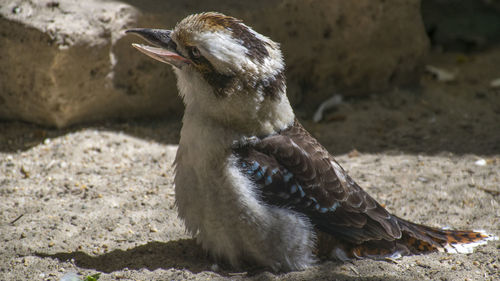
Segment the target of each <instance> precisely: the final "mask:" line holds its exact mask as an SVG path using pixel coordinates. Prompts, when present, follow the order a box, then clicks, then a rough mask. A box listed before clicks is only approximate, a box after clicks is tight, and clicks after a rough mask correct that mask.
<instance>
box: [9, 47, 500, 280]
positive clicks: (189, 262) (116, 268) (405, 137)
mask: <svg viewBox="0 0 500 281" xmlns="http://www.w3.org/2000/svg"><path fill="white" fill-rule="evenodd" d="M430 63H433V64H436V66H440V67H445V68H448V69H449V70H452V71H456V72H457V80H456V81H454V82H452V83H447V84H445V83H441V82H437V81H434V80H433V79H432V78H431V77H429V76H427V75H426V76H424V77H422V87H421V88H418V89H410V90H394V91H393V92H391V93H388V94H383V95H375V94H374V95H373V96H372V98H369V99H348V100H347V101H346V103H344V104H342V105H340V106H339V107H338V108H337V109H336V110H333V111H330V112H329V113H327V114H326V120H325V121H324V122H322V123H320V124H314V123H312V122H310V121H307V120H310V119H311V113H309V112H299V114H298V115H299V117H301V118H302V119H303V120H305V121H304V124H305V125H306V127H307V128H308V129H309V130H310V131H311V132H312V133H313V134H314V135H315V136H317V137H318V139H319V140H320V141H321V142H322V143H323V144H324V145H325V146H326V147H327V148H328V149H329V150H330V151H331V152H332V153H334V154H335V155H337V156H338V160H339V161H340V163H341V164H342V165H343V166H344V167H345V168H346V169H347V170H348V171H349V172H350V174H351V176H352V177H353V178H354V179H356V180H357V181H358V183H360V185H361V186H363V187H364V188H365V189H366V190H367V191H368V192H369V193H371V194H372V195H373V196H374V197H375V198H377V199H378V200H379V201H380V202H381V203H382V204H385V205H386V206H387V208H388V209H389V210H390V211H391V212H393V213H395V214H397V215H399V216H401V217H404V218H407V219H410V220H412V221H415V222H419V223H426V224H429V225H432V226H450V227H454V228H466V229H486V230H487V231H489V232H491V233H494V234H496V235H499V234H500V207H499V203H500V197H499V195H500V90H499V89H492V88H489V87H488V83H489V81H491V80H492V79H494V78H499V77H500V69H499V68H498V65H500V49H496V50H490V51H486V52H484V53H481V54H478V55H474V56H470V57H463V56H462V55H459V54H446V55H435V56H433V57H431V59H430ZM179 129H180V122H179V121H177V120H160V119H155V120H135V121H127V122H124V121H121V122H120V121H117V122H109V123H99V124H87V125H85V126H78V127H73V128H70V129H66V130H54V129H48V128H43V127H38V126H35V125H30V124H25V123H18V122H3V123H0V196H1V198H2V200H1V201H0V243H1V247H0V280H59V279H60V278H61V277H62V276H63V275H64V274H66V273H68V272H76V273H78V274H81V275H82V276H84V275H89V274H94V273H97V272H102V275H101V278H100V280H185V279H189V280H211V279H214V280H217V279H227V280H229V279H231V280H234V279H241V280H247V279H255V280H277V279H280V280H500V273H499V272H500V254H499V249H500V243H499V242H498V241H494V242H490V243H489V244H488V245H486V246H482V247H479V248H478V249H477V250H476V251H475V253H473V254H467V255H465V254H458V255H450V254H445V253H434V254H429V255H423V256H412V257H404V258H402V259H400V260H397V261H372V260H360V261H354V262H352V263H345V264H343V263H339V262H332V261H327V262H322V263H319V264H318V265H316V266H314V267H311V268H310V269H308V270H306V271H303V272H292V273H287V274H275V273H271V272H267V271H265V270H263V269H248V270H247V271H246V272H235V271H232V270H231V269H230V268H227V267H224V266H214V262H213V261H211V260H210V259H209V258H208V257H207V256H206V255H205V254H204V253H203V252H202V251H201V250H200V249H199V248H198V246H197V245H196V243H195V242H194V240H192V239H191V238H190V237H189V236H187V235H186V234H185V233H184V230H183V224H182V222H181V221H180V220H179V219H177V216H176V211H175V208H174V189H173V170H172V162H173V158H174V155H175V152H176V148H177V146H176V144H177V142H178V135H179ZM478 160H484V161H479V162H478ZM481 162H482V163H481ZM478 164H484V165H478Z"/></svg>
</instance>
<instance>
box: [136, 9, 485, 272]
mask: <svg viewBox="0 0 500 281" xmlns="http://www.w3.org/2000/svg"><path fill="white" fill-rule="evenodd" d="M130 32H134V33H138V34H139V35H141V36H142V37H144V38H145V39H146V40H148V41H150V42H151V43H153V44H155V45H157V46H159V48H155V47H149V46H143V45H137V44H135V45H134V46H135V47H136V48H137V49H139V50H140V51H141V52H143V53H145V54H147V55H149V56H151V57H153V58H155V59H157V60H160V61H162V62H166V63H169V64H171V65H173V66H174V72H175V74H176V76H177V79H178V88H179V93H180V96H181V97H182V98H183V101H184V103H185V106H186V110H185V113H184V118H183V127H182V130H181V139H180V142H179V149H178V152H177V157H176V176H175V191H176V204H177V208H178V211H179V216H180V218H182V219H183V220H184V222H185V225H186V228H187V230H188V231H189V233H191V234H192V235H193V236H196V237H197V240H198V242H199V243H200V244H201V245H202V247H203V248H204V249H206V250H207V251H208V252H209V253H211V254H212V255H213V256H214V257H216V258H221V259H224V260H226V261H228V262H230V263H231V264H232V265H233V266H240V265H242V263H243V262H250V263H254V264H258V265H261V266H266V267H270V268H272V269H274V270H276V271H288V270H300V269H304V268H307V267H308V266H310V265H311V264H313V263H314V262H315V261H316V260H318V258H319V257H327V258H339V259H342V260H345V259H350V258H356V257H372V258H377V257H387V256H391V257H394V256H398V255H404V254H412V253H423V252H428V251H436V250H447V251H453V250H455V251H462V250H463V249H464V248H467V246H463V245H475V244H481V243H484V241H486V240H488V239H493V238H494V237H492V236H489V235H487V234H484V233H483V232H472V231H462V232H457V231H450V230H440V229H436V228H430V227H426V226H422V225H416V224H413V223H410V222H408V221H405V220H403V219H401V218H398V217H396V216H394V215H391V214H389V213H388V212H387V211H386V210H385V209H384V208H383V207H382V206H381V205H380V204H378V203H377V202H376V201H375V200H374V199H373V198H372V197H371V196H370V195H368V194H367V193H366V192H365V191H363V190H362V189H361V187H359V186H358V185H357V184H356V183H355V182H354V181H353V180H352V179H351V178H350V177H349V176H348V175H347V174H346V172H345V171H344V170H343V169H342V167H340V165H339V164H338V163H337V162H336V161H335V159H334V158H333V156H331V155H330V154H329V153H328V151H327V150H326V149H325V148H324V147H322V146H321V145H320V144H319V143H318V142H317V141H316V139H314V138H313V137H312V136H311V135H310V134H309V133H308V132H307V131H306V130H305V129H304V128H303V127H302V126H301V125H300V123H299V122H298V121H297V120H296V119H295V116H294V113H293V110H292V108H291V106H290V104H289V101H288V99H287V97H286V85H285V78H284V62H283V58H282V55H281V51H280V49H279V45H278V44H277V43H275V42H273V41H272V40H270V39H269V38H267V37H265V36H262V35H260V34H258V33H256V32H255V31H253V30H252V29H251V28H250V27H248V26H246V25H244V24H243V23H242V22H241V21H240V20H237V19H235V18H232V17H228V16H225V15H222V14H219V13H202V14H196V15H192V16H189V17H187V18H185V19H184V20H182V21H181V22H180V23H178V24H177V26H176V27H175V29H174V30H173V31H161V30H149V31H148V30H147V29H135V30H131V31H130ZM464 243H465V244H464ZM468 243H470V244H468Z"/></svg>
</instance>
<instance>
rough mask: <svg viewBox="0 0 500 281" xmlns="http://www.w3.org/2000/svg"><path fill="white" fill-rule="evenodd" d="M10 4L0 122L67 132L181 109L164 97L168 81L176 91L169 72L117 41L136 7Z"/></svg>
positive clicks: (1, 10)
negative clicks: (68, 128) (86, 125)
mask: <svg viewBox="0 0 500 281" xmlns="http://www.w3.org/2000/svg"><path fill="white" fill-rule="evenodd" d="M7 2H8V3H6V4H2V5H1V6H0V14H1V16H0V46H1V47H0V49H1V50H2V51H1V52H0V62H1V67H0V118H2V119H17V120H24V121H29V122H34V123H38V124H43V125H48V126H56V127H64V126H68V125H71V124H74V123H82V122H89V121H95V120H101V119H104V118H122V117H123V118H125V117H126V118H129V117H134V116H143V115H151V114H162V113H165V112H168V111H169V110H170V109H172V108H175V109H177V110H179V108H181V103H180V101H178V100H177V104H176V103H175V102H172V101H170V100H168V99H167V98H165V96H164V90H165V89H168V85H167V86H165V84H166V83H168V84H169V85H173V86H172V89H171V92H174V90H175V84H174V79H173V74H171V73H170V72H169V69H168V68H167V67H163V68H160V67H156V66H154V64H153V63H152V62H150V61H149V60H148V59H147V58H140V56H132V54H135V53H133V51H132V50H130V51H129V50H128V49H131V48H130V44H129V43H126V44H125V43H121V42H122V41H123V40H125V41H127V42H128V39H123V37H124V36H125V34H124V33H123V30H124V29H126V28H127V27H128V26H129V25H130V26H134V25H135V23H136V22H137V16H138V14H139V13H138V11H137V10H136V9H135V8H134V7H132V6H130V5H128V4H124V3H120V2H118V1H98V0H89V1H78V0H62V1H7ZM125 45H126V46H125ZM129 58H130V59H129ZM151 66H153V68H154V69H155V70H156V72H155V78H154V79H152V77H151V75H150V74H149V72H148V68H151ZM136 72H141V74H140V75H139V76H140V77H141V78H140V79H137V77H135V76H134V75H135V73H136ZM169 77H170V79H168V78H169ZM165 78H167V79H165ZM153 80H154V81H153ZM157 81H158V83H157ZM137 87H141V88H140V89H137ZM161 87H163V88H161ZM174 101H175V100H174Z"/></svg>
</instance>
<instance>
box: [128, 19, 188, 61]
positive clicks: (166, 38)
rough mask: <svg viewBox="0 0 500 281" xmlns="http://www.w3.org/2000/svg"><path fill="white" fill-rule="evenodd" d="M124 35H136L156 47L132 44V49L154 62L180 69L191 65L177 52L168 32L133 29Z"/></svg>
mask: <svg viewBox="0 0 500 281" xmlns="http://www.w3.org/2000/svg"><path fill="white" fill-rule="evenodd" d="M126 33H134V34H137V35H139V36H140V37H142V38H143V39H145V40H146V41H148V42H149V43H151V44H153V45H155V46H156V47H152V46H146V45H142V44H136V43H133V44H132V46H134V48H136V49H137V50H139V51H141V52H142V53H144V54H146V55H148V56H150V57H152V58H153V59H155V60H159V61H161V62H164V63H168V64H170V65H173V66H175V67H177V68H181V67H182V66H184V65H186V64H190V63H191V61H190V60H189V59H187V58H185V57H183V56H182V55H181V54H179V53H178V52H177V45H176V44H175V42H174V41H173V40H172V38H171V37H170V34H171V33H172V31H170V30H164V29H150V28H134V29H129V30H127V31H126Z"/></svg>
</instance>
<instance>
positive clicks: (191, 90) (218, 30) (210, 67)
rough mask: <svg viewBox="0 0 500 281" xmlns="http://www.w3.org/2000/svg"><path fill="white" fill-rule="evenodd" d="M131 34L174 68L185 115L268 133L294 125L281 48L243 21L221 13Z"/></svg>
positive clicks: (143, 47)
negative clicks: (168, 27) (165, 27)
mask: <svg viewBox="0 0 500 281" xmlns="http://www.w3.org/2000/svg"><path fill="white" fill-rule="evenodd" d="M127 32H130V33H135V34H138V35H140V36H141V37H143V38H144V39H145V40H146V41H148V42H149V43H151V44H153V45H154V46H146V45H142V44H133V46H134V47H135V48H137V49H138V50H139V51H141V52H143V53H144V54H146V55H148V56H150V57H152V58H154V59H156V60H158V61H161V62H164V63H167V64H170V65H172V66H173V68H174V71H175V73H176V75H177V79H178V88H179V92H180V95H181V97H182V98H183V100H184V103H185V104H186V113H185V115H186V117H185V118H188V116H190V115H196V116H198V117H201V118H204V119H207V120H213V121H215V122H219V123H220V124H221V125H224V126H230V127H232V128H233V129H235V130H241V131H242V132H243V131H245V133H255V134H265V133H269V132H271V133H272V132H273V131H276V130H279V129H282V128H284V127H286V126H287V125H289V124H290V123H292V122H293V119H294V117H293V111H292V109H291V107H290V104H289V102H288V99H287V97H286V84H285V75H284V68H285V65H284V63H283V57H282V54H281V51H280V48H279V45H278V44H277V43H275V42H273V41H272V40H271V39H269V38H267V37H265V36H263V35H261V34H259V33H257V32H255V31H254V30H252V29H251V28H250V27H248V26H247V25H245V24H243V23H242V22H241V21H240V20H238V19H236V18H233V17H229V16H225V15H223V14H220V13H212V12H210V13H201V14H195V15H191V16H188V17H187V18H185V19H183V20H182V21H180V22H179V23H178V24H177V25H176V27H175V28H174V29H173V30H163V29H147V28H137V29H131V30H128V31H127Z"/></svg>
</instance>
